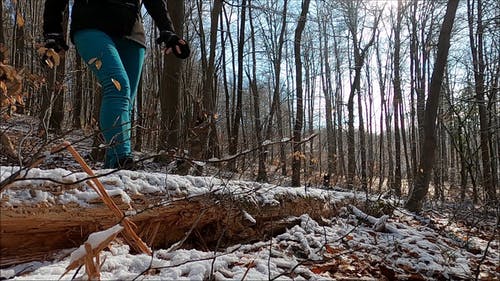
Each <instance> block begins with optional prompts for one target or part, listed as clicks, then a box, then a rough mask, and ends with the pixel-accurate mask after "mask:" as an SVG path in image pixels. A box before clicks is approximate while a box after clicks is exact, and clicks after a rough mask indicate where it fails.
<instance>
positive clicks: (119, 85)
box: [111, 78, 122, 91]
mask: <svg viewBox="0 0 500 281" xmlns="http://www.w3.org/2000/svg"><path fill="white" fill-rule="evenodd" d="M111 82H113V84H114V85H115V87H116V89H117V90H118V91H121V90H122V85H121V84H120V82H118V81H116V80H115V79H113V78H111Z"/></svg>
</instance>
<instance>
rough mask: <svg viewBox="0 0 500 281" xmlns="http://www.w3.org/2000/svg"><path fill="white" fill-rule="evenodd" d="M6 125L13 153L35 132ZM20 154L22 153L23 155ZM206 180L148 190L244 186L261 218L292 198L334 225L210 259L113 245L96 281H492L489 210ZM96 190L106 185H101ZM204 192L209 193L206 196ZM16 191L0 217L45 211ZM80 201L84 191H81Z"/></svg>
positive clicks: (54, 275)
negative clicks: (24, 209) (329, 212)
mask: <svg viewBox="0 0 500 281" xmlns="http://www.w3.org/2000/svg"><path fill="white" fill-rule="evenodd" d="M10 122H12V121H10ZM23 122H24V123H23ZM13 124H14V123H5V124H0V130H2V131H4V132H8V133H10V134H12V135H14V137H13V140H14V143H21V142H20V140H22V139H23V138H24V139H25V140H26V139H27V138H28V136H29V135H30V132H32V131H36V130H31V129H32V128H33V126H31V125H30V121H29V120H28V119H22V120H21V121H19V120H18V121H17V123H16V124H23V126H13ZM19 128H21V129H19ZM30 128H31V129H30ZM16 132H17V133H16ZM78 137H81V134H80V135H79V134H72V135H70V136H68V139H69V140H71V141H74V140H77V139H78ZM33 138H36V137H33ZM27 143H29V141H28V142H27ZM90 146H91V144H90V141H88V140H86V141H85V142H80V143H78V144H77V145H76V147H77V149H78V150H79V151H80V152H82V153H83V154H85V153H87V152H88V149H89V148H90ZM23 149H25V150H26V151H28V146H26V147H23ZM13 166H16V165H15V163H12V162H11V161H10V162H9V161H8V160H7V159H6V158H5V157H3V158H0V182H1V181H2V180H4V179H5V178H6V177H7V176H8V175H9V174H10V173H11V172H12V171H14V170H15V169H16V168H15V167H13ZM97 168H98V167H97ZM157 169H159V170H157ZM78 170H79V167H78V165H76V163H74V161H71V159H70V158H69V157H68V156H65V155H62V156H58V155H54V156H51V157H50V159H49V161H46V162H45V163H44V164H43V165H41V166H40V169H34V170H33V171H32V172H33V173H34V174H33V175H39V174H43V175H53V177H54V178H58V177H61V175H64V174H71V175H72V177H77V174H75V173H74V171H78ZM30 173H31V172H30ZM134 173H137V176H136V177H140V178H143V179H152V178H154V179H157V178H161V177H162V176H164V177H166V176H167V175H166V174H167V173H165V167H161V166H156V165H155V164H149V163H148V165H146V169H145V171H138V172H134ZM210 173H211V171H210V170H209V169H207V170H206V171H205V174H204V177H192V176H185V177H184V176H176V177H169V179H170V182H168V184H166V186H161V183H162V182H166V181H159V180H155V182H158V183H160V184H159V185H158V186H156V188H159V189H162V188H165V189H168V188H171V187H172V186H177V187H178V186H184V185H186V182H187V183H189V188H186V189H183V194H184V195H189V194H200V193H203V192H211V191H210V190H213V188H214V186H212V185H215V186H216V187H217V186H223V190H224V192H227V193H229V194H232V193H237V192H236V191H237V190H239V189H241V188H242V186H244V187H245V189H246V190H247V189H253V190H255V193H254V194H252V195H249V196H251V197H252V199H254V200H255V201H256V202H257V203H258V204H259V206H260V208H265V206H266V204H264V202H267V203H269V202H275V203H276V202H277V201H276V194H280V196H283V195H287V194H289V196H297V194H298V195H300V196H303V197H312V198H317V200H324V201H325V204H331V206H334V208H336V209H337V211H336V215H335V216H331V217H322V218H321V219H313V218H312V217H311V216H310V214H308V213H307V212H305V213H304V214H303V215H300V216H290V217H287V218H286V220H287V226H288V227H287V228H286V229H285V230H283V231H281V232H279V233H273V235H269V236H268V237H259V238H260V239H259V240H258V241H255V242H252V243H240V244H238V243H234V244H233V245H230V246H227V247H225V248H217V249H207V248H203V247H193V245H192V244H185V245H184V247H181V248H179V249H176V248H166V249H154V251H153V256H152V257H151V256H148V255H145V254H136V253H134V252H133V251H131V250H130V247H129V246H128V245H127V244H126V243H123V241H121V240H120V239H118V240H116V241H115V242H113V244H112V245H111V246H110V247H109V248H108V249H106V250H104V251H103V252H102V253H101V261H102V262H101V264H102V265H101V268H100V271H101V279H102V280H500V254H499V252H500V239H499V225H498V210H491V208H490V209H487V208H483V207H477V206H473V205H471V204H459V203H452V202H449V203H439V204H438V203H435V204H428V205H426V208H425V210H424V211H423V212H422V213H420V214H418V215H416V214H413V213H410V212H408V211H406V210H404V209H403V208H401V207H399V205H400V204H399V202H400V200H398V199H396V198H384V199H382V198H379V196H373V197H372V196H369V200H367V199H366V196H365V194H363V193H362V192H359V191H358V192H356V191H350V190H343V189H341V188H331V189H325V188H320V187H314V186H311V187H307V188H304V187H302V188H293V187H287V186H280V185H278V184H274V185H270V184H260V183H255V182H251V181H244V178H238V179H232V180H228V179H223V180H221V179H220V178H219V175H215V176H214V175H211V174H210ZM162 174H164V175H162ZM116 175H118V178H120V179H127V175H128V172H127V171H119V172H117V173H116V174H115V175H110V176H116ZM103 181H104V182H107V181H106V179H105V178H104V179H103ZM108 182H115V184H107V185H106V189H108V190H116V189H121V190H123V192H124V194H127V193H129V192H131V188H130V187H128V186H127V184H130V182H129V181H128V180H127V181H126V182H125V181H124V182H120V183H117V182H116V180H115V178H113V180H110V181H108ZM208 182H210V184H211V187H210V188H207V185H208ZM132 183H133V184H134V191H135V192H145V189H146V187H142V188H143V189H141V186H139V187H138V184H137V182H132ZM24 184H26V186H32V185H34V184H41V183H39V182H33V181H32V182H29V184H28V183H26V182H25V183H24ZM148 188H152V187H151V186H148ZM22 189H23V181H19V182H16V183H15V186H14V187H13V189H12V190H10V189H6V190H2V191H1V193H0V204H1V205H2V208H3V207H5V206H7V205H8V207H12V206H13V205H16V204H18V205H19V206H21V205H26V204H35V203H37V204H39V203H40V199H41V198H43V200H47V202H53V201H52V200H51V199H49V198H48V197H46V196H45V195H44V196H40V194H37V195H36V196H31V197H30V196H29V194H30V193H29V192H28V193H27V194H28V195H26V193H22V192H20V191H22ZM264 191H266V192H264ZM86 192H92V191H91V190H90V189H89V190H86ZM18 194H21V195H18ZM16 196H19V197H16ZM16 198H21V199H22V200H15V199H16ZM31 201H33V202H31ZM35 201H37V202H35ZM431 203H432V202H431ZM47 205H48V206H50V204H47ZM247 220H248V221H250V222H252V221H253V220H254V218H253V217H252V215H251V214H249V215H248V217H247ZM276 223H279V222H276ZM1 232H2V231H1V230H0V235H1ZM47 239H50V237H47ZM73 250H75V249H74V248H73V249H65V250H61V251H60V252H59V253H58V254H57V255H56V256H53V257H52V258H51V259H47V260H39V261H34V262H29V263H22V264H18V265H15V266H8V267H3V268H1V269H0V280H2V279H14V280H57V279H59V278H60V277H61V276H62V274H63V273H64V272H65V271H66V267H67V266H68V264H69V263H70V253H71V252H72V251H73ZM71 279H75V280H80V279H82V280H86V277H85V276H84V269H81V270H79V271H78V272H77V271H76V270H73V271H70V272H69V273H68V274H66V275H65V276H64V277H63V278H62V280H71Z"/></svg>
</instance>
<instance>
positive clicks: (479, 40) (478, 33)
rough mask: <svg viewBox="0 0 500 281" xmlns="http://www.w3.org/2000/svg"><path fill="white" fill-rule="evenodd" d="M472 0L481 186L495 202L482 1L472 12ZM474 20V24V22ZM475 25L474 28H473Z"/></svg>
mask: <svg viewBox="0 0 500 281" xmlns="http://www.w3.org/2000/svg"><path fill="white" fill-rule="evenodd" d="M474 2H475V1H473V0H467V16H468V17H467V18H468V23H469V41H470V48H471V53H472V65H473V67H474V82H475V90H476V96H475V98H476V103H477V105H478V110H479V126H480V132H479V136H480V147H481V160H482V166H483V167H482V168H483V188H484V190H485V191H486V196H487V198H486V200H487V201H488V202H490V203H495V202H496V187H495V182H494V181H493V175H492V167H491V158H490V145H489V142H490V138H491V134H490V129H489V127H490V124H489V123H490V122H489V121H488V116H487V109H486V99H485V67H486V66H485V62H484V41H483V36H484V26H483V3H482V0H477V4H476V9H477V10H476V11H477V14H475V13H474V12H475V11H474V5H475V4H474ZM474 21H475V24H474ZM474 27H475V30H474Z"/></svg>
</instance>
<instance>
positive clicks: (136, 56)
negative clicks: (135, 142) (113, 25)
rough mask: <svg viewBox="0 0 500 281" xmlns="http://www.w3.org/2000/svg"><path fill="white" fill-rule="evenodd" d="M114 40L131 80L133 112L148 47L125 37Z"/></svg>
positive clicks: (131, 105)
mask: <svg viewBox="0 0 500 281" xmlns="http://www.w3.org/2000/svg"><path fill="white" fill-rule="evenodd" d="M114 41H115V44H116V46H117V49H118V53H119V54H120V58H121V60H122V63H123V66H124V67H125V71H126V72H127V75H128V80H129V82H130V100H131V103H130V113H131V114H132V109H133V106H134V101H135V97H136V95H137V88H138V87H139V80H140V78H141V72H142V66H143V63H144V56H145V53H146V48H144V47H143V46H141V45H139V44H138V43H136V42H134V41H131V40H129V39H125V38H119V39H114Z"/></svg>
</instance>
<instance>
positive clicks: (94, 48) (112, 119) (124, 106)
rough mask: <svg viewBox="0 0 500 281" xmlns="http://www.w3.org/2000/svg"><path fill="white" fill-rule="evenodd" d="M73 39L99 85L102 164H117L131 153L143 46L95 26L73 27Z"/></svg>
mask: <svg viewBox="0 0 500 281" xmlns="http://www.w3.org/2000/svg"><path fill="white" fill-rule="evenodd" d="M73 41H74V43H75V45H76V48H77V50H78V53H79V54H80V56H81V57H82V59H83V60H84V61H85V62H86V63H87V64H88V66H89V67H90V69H92V71H93V72H94V73H95V75H96V76H97V79H98V80H99V83H100V84H101V86H102V99H101V109H100V114H99V116H100V117H99V122H100V128H101V131H102V133H103V135H104V139H105V140H106V160H105V162H104V168H117V166H118V160H119V159H121V158H124V157H127V156H131V155H132V148H131V141H130V129H131V124H130V122H131V114H132V108H133V105H134V99H135V96H136V94H137V87H138V85H139V78H140V75H141V70H142V65H143V62H144V55H145V52H146V49H145V48H144V47H143V46H141V45H140V44H138V43H136V42H134V41H131V40H128V39H126V38H112V37H110V36H108V35H107V34H106V33H104V32H102V31H99V30H95V29H85V30H80V31H77V32H76V33H75V34H74V36H73Z"/></svg>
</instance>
